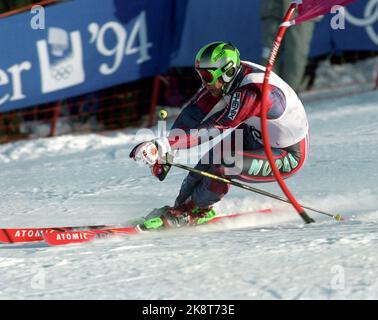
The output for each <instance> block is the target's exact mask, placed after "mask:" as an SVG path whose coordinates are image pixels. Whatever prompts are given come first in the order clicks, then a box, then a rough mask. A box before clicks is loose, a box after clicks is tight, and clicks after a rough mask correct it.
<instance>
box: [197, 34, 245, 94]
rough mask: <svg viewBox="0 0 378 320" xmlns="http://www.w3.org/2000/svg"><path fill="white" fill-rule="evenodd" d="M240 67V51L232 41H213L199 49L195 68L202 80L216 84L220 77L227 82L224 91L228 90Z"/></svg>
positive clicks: (209, 83)
mask: <svg viewBox="0 0 378 320" xmlns="http://www.w3.org/2000/svg"><path fill="white" fill-rule="evenodd" d="M239 68H240V53H239V50H238V49H236V48H235V47H234V46H233V45H232V44H231V43H226V42H221V41H217V42H212V43H209V44H207V45H205V46H204V47H202V48H201V50H200V51H198V53H197V56H196V60H195V69H196V71H197V72H198V74H199V75H200V77H201V79H202V81H203V82H204V83H207V84H208V85H214V84H215V83H216V82H217V81H218V80H219V78H222V80H223V81H224V82H225V85H224V87H223V91H224V92H225V91H227V89H228V84H230V82H231V81H232V80H233V79H234V77H235V76H236V74H237V71H238V70H239Z"/></svg>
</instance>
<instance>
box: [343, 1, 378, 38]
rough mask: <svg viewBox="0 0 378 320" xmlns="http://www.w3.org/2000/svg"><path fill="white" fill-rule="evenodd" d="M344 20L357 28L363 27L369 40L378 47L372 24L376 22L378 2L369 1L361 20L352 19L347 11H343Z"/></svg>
mask: <svg viewBox="0 0 378 320" xmlns="http://www.w3.org/2000/svg"><path fill="white" fill-rule="evenodd" d="M345 18H346V20H347V21H348V22H349V23H351V24H353V25H355V26H357V27H365V28H366V32H367V34H368V35H369V37H370V39H371V40H372V41H373V42H374V43H375V44H376V45H378V34H377V32H376V31H375V30H374V24H375V23H376V22H378V0H369V2H368V3H367V5H366V7H365V11H364V17H363V18H362V19H361V18H357V17H354V16H353V15H351V14H350V13H349V12H348V11H347V9H345Z"/></svg>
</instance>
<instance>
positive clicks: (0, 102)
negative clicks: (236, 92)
mask: <svg viewBox="0 0 378 320" xmlns="http://www.w3.org/2000/svg"><path fill="white" fill-rule="evenodd" d="M272 1H273V0H272ZM259 11H260V1H258V0H256V1H250V0H237V1H234V2H232V3H231V2H230V1H229V0H206V1H203V0H176V1H175V0H74V1H67V2H63V3H60V4H56V5H52V6H48V7H45V8H42V7H36V8H34V10H33V11H31V12H25V13H22V14H18V15H15V16H11V17H7V18H3V19H0V41H1V49H0V112H5V111H9V110H14V109H19V108H23V107H27V106H32V105H36V104H40V103H45V102H51V101H55V100H59V99H64V98H68V97H73V96H77V95H81V94H84V93H87V92H92V91H95V90H99V89H103V88H106V87H110V86H113V85H116V84H120V83H125V82H130V81H134V80H138V79H141V78H144V77H148V76H153V75H157V74H160V73H164V72H166V71H167V70H168V69H169V68H170V67H192V66H193V64H194V57H195V55H196V53H197V51H198V50H199V49H200V48H201V47H202V46H203V45H205V44H206V43H209V42H213V41H219V40H223V41H231V42H233V43H234V44H235V45H236V46H237V47H238V48H239V49H240V52H241V55H242V59H245V60H251V61H256V62H259V61H260V57H261V30H260V28H261V25H260V17H259ZM339 14H340V13H339V12H338V11H335V12H334V13H332V14H329V15H327V16H325V17H323V19H322V20H321V21H320V22H319V23H318V24H317V26H316V30H315V32H314V37H313V41H312V49H311V54H310V55H311V56H319V55H323V54H329V53H338V52H343V51H346V50H354V51H361V50H368V51H378V0H359V1H357V2H356V3H355V4H353V5H351V6H348V7H347V8H346V9H345V12H343V14H344V16H340V15H339ZM42 17H44V19H42ZM340 17H341V18H342V17H344V18H345V19H344V20H345V21H343V20H340V19H339V18H340ZM343 22H344V24H343ZM335 26H336V27H335Z"/></svg>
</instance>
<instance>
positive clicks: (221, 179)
mask: <svg viewBox="0 0 378 320" xmlns="http://www.w3.org/2000/svg"><path fill="white" fill-rule="evenodd" d="M167 164H168V165H171V166H173V167H177V168H180V169H184V170H187V171H190V172H193V173H197V174H200V175H202V176H204V177H207V178H210V179H213V180H217V181H222V182H224V183H226V184H230V185H233V186H235V187H239V188H242V189H245V190H248V191H252V192H255V193H258V194H261V195H264V196H267V197H270V198H273V199H276V200H279V201H283V202H286V203H291V202H290V200H288V199H285V198H282V197H280V196H277V195H275V194H273V193H270V192H267V191H264V190H261V189H257V188H254V187H251V186H249V185H246V184H243V183H241V182H238V181H234V180H230V179H226V178H224V177H220V176H217V175H215V174H212V173H209V172H206V171H201V170H198V169H195V168H192V167H189V166H186V165H183V164H179V163H169V162H167ZM301 206H302V207H303V208H306V209H308V210H311V211H314V212H317V213H320V214H324V215H326V216H329V217H332V218H334V219H335V220H336V221H342V220H345V219H344V218H343V217H342V216H341V214H339V213H338V214H332V213H328V212H325V211H321V210H318V209H316V208H311V207H308V206H304V205H301Z"/></svg>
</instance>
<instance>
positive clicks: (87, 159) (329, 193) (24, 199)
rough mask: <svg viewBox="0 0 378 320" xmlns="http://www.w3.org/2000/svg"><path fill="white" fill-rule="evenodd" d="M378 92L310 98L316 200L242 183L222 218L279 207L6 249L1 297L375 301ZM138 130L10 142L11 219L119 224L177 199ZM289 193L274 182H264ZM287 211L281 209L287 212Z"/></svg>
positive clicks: (4, 198)
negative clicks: (129, 233) (151, 163)
mask: <svg viewBox="0 0 378 320" xmlns="http://www.w3.org/2000/svg"><path fill="white" fill-rule="evenodd" d="M377 102H378V92H371V93H366V94H360V95H355V96H353V97H348V98H342V99H337V100H327V101H322V102H316V103H315V102H313V103H311V104H306V110H307V113H308V117H309V122H310V126H311V139H312V140H311V155H310V158H309V160H308V162H307V163H306V165H305V167H304V168H303V170H302V171H301V172H300V173H298V174H297V175H296V176H294V177H293V178H291V179H290V180H288V181H287V183H288V185H289V187H290V188H291V190H292V192H293V193H294V194H295V195H296V197H297V199H298V200H299V201H300V202H301V203H303V204H306V205H309V206H313V207H316V208H319V209H321V210H325V211H329V212H332V213H341V214H343V215H344V216H347V217H349V220H348V221H345V222H335V221H332V220H331V219H329V218H328V217H327V216H323V215H319V214H316V213H313V212H310V211H309V212H308V213H309V214H310V215H311V216H312V217H313V218H314V219H315V220H316V221H317V222H316V223H314V224H312V225H306V226H304V225H303V222H302V220H301V219H300V218H299V217H298V215H297V214H296V213H295V211H294V210H293V209H292V208H291V207H290V206H289V205H287V204H284V203H280V202H277V201H275V200H273V199H269V198H266V197H263V196H260V195H257V194H253V193H250V192H247V191H245V190H240V189H237V188H232V189H231V191H230V193H229V194H228V195H227V196H226V197H225V199H224V200H223V201H222V202H221V203H220V204H218V205H217V207H216V209H217V210H218V212H220V213H221V214H227V213H234V212H243V211H251V210H255V209H263V208H276V213H274V214H271V215H256V216H255V217H252V218H248V219H247V218H245V219H242V220H241V221H238V222H235V223H229V224H227V225H222V226H204V227H202V228H197V229H190V230H189V229H187V230H178V231H173V232H166V233H158V234H148V235H142V236H135V237H132V238H123V237H118V238H114V239H102V240H97V241H95V242H93V243H89V244H81V245H71V246H60V247H49V246H47V245H45V244H43V243H34V244H18V245H17V244H14V245H6V244H1V245H0V299H377V298H378V280H377V279H378V250H377V248H378V227H377V223H378V197H377V194H378V183H377V179H378V170H377V165H378V161H377V157H378V154H377V150H378V139H377V136H378V103H377ZM135 133H136V130H127V131H124V132H118V133H111V134H107V135H94V134H91V135H84V136H72V135H69V136H61V137H57V138H51V139H37V140H32V141H23V142H17V143H12V144H5V145H1V146H0V167H1V170H0V183H1V188H0V198H1V202H0V215H1V216H0V224H1V227H3V228H4V227H37V226H59V225H81V224H103V223H114V224H117V223H122V222H124V221H127V220H128V219H130V218H135V217H140V216H143V215H145V214H147V213H148V212H149V211H150V210H151V209H153V208H155V207H159V206H163V205H166V204H172V203H173V201H174V199H175V196H176V194H177V192H178V190H179V187H180V184H181V181H182V179H183V178H184V177H185V175H186V172H183V171H181V170H179V169H176V168H174V169H172V171H171V172H170V174H169V176H168V177H167V179H166V180H165V181H164V182H159V181H157V180H156V179H154V178H153V177H151V175H150V173H149V171H148V169H147V168H145V167H141V166H138V165H137V164H136V163H134V162H132V161H131V160H130V159H129V158H128V154H129V152H130V150H131V148H132V147H133V146H134V145H135V144H136V143H137V142H140V141H143V140H144V139H146V138H148V135H147V134H139V135H135ZM258 187H261V188H263V189H265V190H267V191H270V192H274V193H277V194H279V195H281V191H280V189H279V188H278V186H277V185H276V184H269V185H259V186H258ZM277 209H278V210H277Z"/></svg>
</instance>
